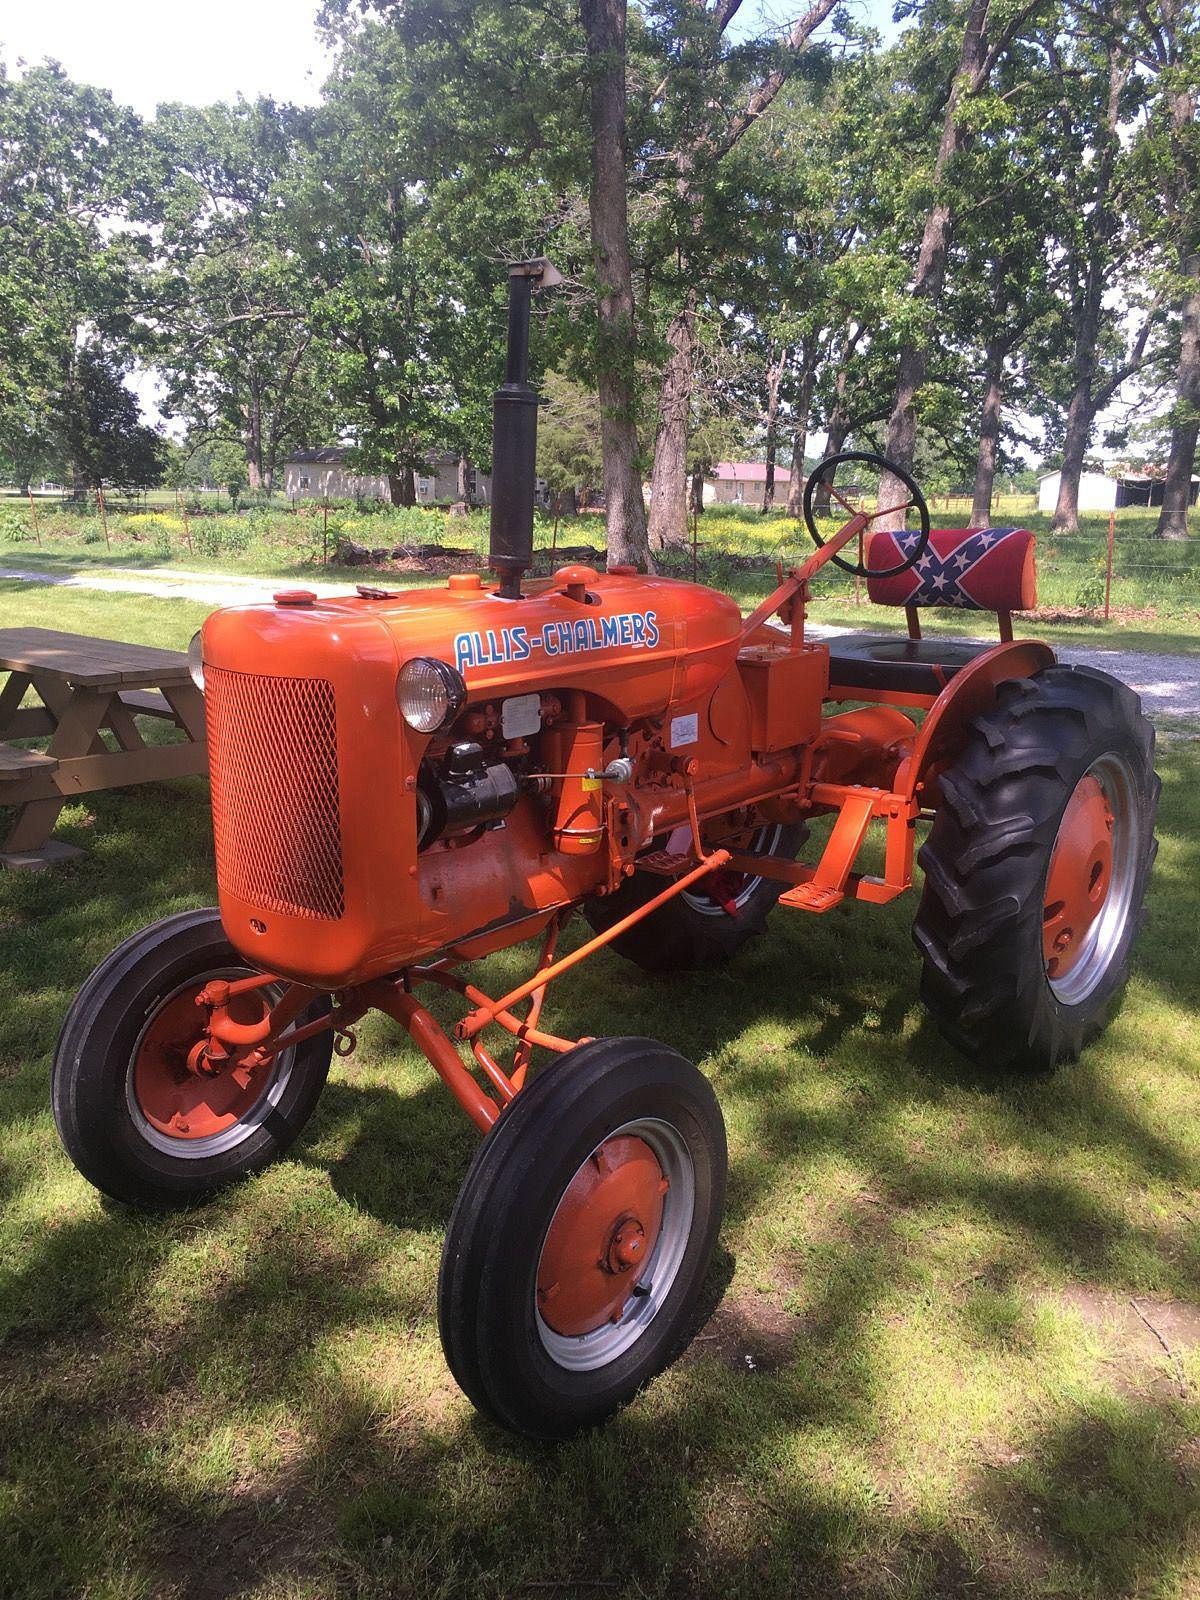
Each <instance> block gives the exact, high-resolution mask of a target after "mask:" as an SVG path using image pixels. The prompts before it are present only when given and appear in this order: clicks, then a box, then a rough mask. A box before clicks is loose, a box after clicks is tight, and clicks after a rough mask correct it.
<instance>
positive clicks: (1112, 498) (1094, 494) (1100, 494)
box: [1038, 472, 1117, 516]
mask: <svg viewBox="0 0 1200 1600" xmlns="http://www.w3.org/2000/svg"><path fill="white" fill-rule="evenodd" d="M1061 481H1062V473H1061V472H1049V473H1047V474H1046V476H1045V477H1044V478H1039V479H1038V510H1039V511H1041V512H1044V513H1045V514H1046V515H1047V516H1053V514H1054V508H1055V506H1056V505H1057V504H1058V486H1059V484H1060V483H1061ZM1116 505H1117V480H1116V478H1110V477H1109V475H1108V473H1107V472H1085V473H1082V474H1081V475H1080V479H1079V509H1080V511H1112V510H1114V509H1115V508H1116Z"/></svg>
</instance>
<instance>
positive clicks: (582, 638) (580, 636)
mask: <svg viewBox="0 0 1200 1600" xmlns="http://www.w3.org/2000/svg"><path fill="white" fill-rule="evenodd" d="M575 648H576V650H590V649H591V648H592V642H591V640H590V639H589V638H588V625H587V623H586V622H584V621H583V620H582V619H581V620H580V621H579V622H577V623H576V624H575Z"/></svg>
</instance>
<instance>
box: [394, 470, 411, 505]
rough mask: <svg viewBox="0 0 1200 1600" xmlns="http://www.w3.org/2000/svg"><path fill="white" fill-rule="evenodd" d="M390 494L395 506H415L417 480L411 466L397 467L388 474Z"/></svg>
mask: <svg viewBox="0 0 1200 1600" xmlns="http://www.w3.org/2000/svg"><path fill="white" fill-rule="evenodd" d="M387 481H388V495H389V496H390V497H391V502H392V504H393V505H394V506H415V505H416V503H417V480H416V477H415V476H414V474H413V469H412V468H411V467H397V468H396V469H395V470H393V471H392V472H389V473H388V475H387Z"/></svg>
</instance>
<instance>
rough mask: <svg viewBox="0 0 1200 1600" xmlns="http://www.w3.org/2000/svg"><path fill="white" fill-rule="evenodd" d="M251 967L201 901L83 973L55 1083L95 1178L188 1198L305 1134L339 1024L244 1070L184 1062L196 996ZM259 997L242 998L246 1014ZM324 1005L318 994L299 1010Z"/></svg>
mask: <svg viewBox="0 0 1200 1600" xmlns="http://www.w3.org/2000/svg"><path fill="white" fill-rule="evenodd" d="M253 970H254V969H253V968H251V967H249V966H248V965H247V964H246V962H245V960H244V959H243V958H242V957H241V956H239V955H238V953H237V952H236V951H235V950H234V948H233V946H232V945H231V944H230V942H229V940H228V939H227V938H226V936H225V932H224V930H223V928H222V927H221V919H220V914H219V913H218V912H217V911H216V910H212V909H206V910H203V911H184V912H181V913H180V914H179V915H178V916H174V917H167V918H165V919H164V920H163V921H161V922H156V923H152V924H151V926H150V927H148V928H143V929H142V931H141V932H140V933H135V934H134V935H133V937H132V938H130V939H126V941H125V942H124V944H122V945H119V946H118V947H117V949H115V950H114V951H113V952H112V954H111V955H110V956H108V957H106V958H105V960H104V961H102V962H101V963H100V965H99V966H98V967H97V968H96V970H95V971H94V972H93V973H92V975H91V976H90V977H89V978H88V980H87V982H86V983H85V984H84V986H83V988H82V989H81V990H80V991H79V994H78V995H77V996H76V997H75V1000H74V1001H73V1003H72V1005H71V1008H70V1010H69V1011H68V1012H67V1016H66V1020H65V1021H64V1023H63V1027H62V1032H61V1033H60V1035H59V1040H58V1048H57V1051H56V1053H55V1057H54V1072H53V1079H52V1085H51V1090H52V1097H53V1102H54V1120H55V1122H56V1124H57V1126H58V1131H59V1136H60V1137H61V1139H62V1142H63V1144H64V1146H65V1147H66V1151H67V1154H68V1155H69V1156H70V1157H71V1160H72V1161H73V1162H74V1163H75V1165H76V1167H77V1168H78V1169H79V1171H80V1172H81V1173H82V1174H83V1176H84V1177H85V1178H87V1179H88V1181H89V1182H90V1183H93V1184H94V1185H95V1186H96V1188H97V1189H100V1190H102V1191H103V1192H104V1193H105V1194H107V1195H110V1196H111V1197H112V1198H113V1199H115V1200H124V1201H127V1202H129V1203H130V1204H133V1205H139V1206H143V1207H147V1208H150V1209H163V1208H167V1207H171V1206H184V1205H188V1204H192V1203H194V1202H196V1201H198V1200H203V1199H206V1198H207V1197H208V1196H209V1195H211V1194H213V1193H215V1192H216V1191H217V1190H218V1189H222V1188H224V1187H225V1186H226V1185H227V1184H230V1183H234V1182H236V1181H237V1180H238V1179H241V1178H244V1177H247V1176H248V1175H249V1174H251V1173H254V1172H259V1171H261V1170H262V1169H263V1168H264V1167H265V1166H267V1165H268V1164H269V1163H270V1162H272V1161H274V1160H275V1159H276V1158H277V1157H278V1156H280V1155H282V1154H283V1152H284V1151H285V1150H286V1149H287V1148H288V1147H289V1146H290V1145H291V1144H292V1143H293V1142H294V1140H295V1139H296V1138H297V1137H298V1136H299V1134H300V1132H301V1130H302V1129H303V1128H304V1125H305V1123H306V1122H307V1121H308V1119H309V1117H310V1116H311V1114H312V1111H313V1108H314V1107H315V1105H316V1103H317V1099H318V1096H319V1095H320V1093H321V1089H322V1088H323V1086H324V1083H325V1078H326V1075H327V1073H328V1071H329V1061H330V1056H331V1054H332V1050H333V1034H332V1031H330V1032H322V1033H318V1034H315V1035H314V1036H313V1037H312V1038H310V1039H307V1040H304V1041H303V1042H301V1043H300V1044H298V1045H295V1046H293V1047H292V1048H291V1049H288V1050H282V1051H280V1052H279V1053H278V1055H276V1056H274V1057H271V1058H270V1059H269V1060H268V1061H267V1062H265V1063H264V1064H263V1065H262V1066H261V1067H258V1068H255V1069H254V1070H252V1071H250V1072H248V1073H247V1072H241V1071H240V1070H239V1072H236V1073H235V1072H230V1071H227V1072H225V1073H221V1074H218V1075H216V1076H215V1077H213V1078H211V1079H202V1078H199V1077H198V1076H197V1075H196V1074H194V1073H191V1072H190V1071H189V1070H188V1068H187V1065H186V1061H187V1052H188V1049H189V1048H190V1046H191V1045H192V1044H193V1043H195V1042H196V1041H197V1040H199V1038H200V1037H201V1027H202V1022H203V1013H202V1012H201V1009H200V1008H199V1007H198V1006H197V1005H196V1004H195V996H196V995H197V994H198V993H199V991H200V990H201V989H202V988H203V987H204V985H205V984H206V983H208V982H209V981H210V980H212V979H214V978H234V979H236V978H245V977H248V976H251V975H252V973H253ZM279 992H282V986H280V991H279ZM256 993H257V992H256ZM261 993H262V994H263V995H264V997H265V998H266V999H267V1000H268V1001H272V1000H274V999H275V998H276V993H275V991H273V990H266V991H261ZM257 1003H258V1002H257V1000H256V998H255V996H254V995H252V996H249V997H247V1001H246V1005H247V1010H248V1019H249V1011H250V1010H252V1009H253V1007H254V1006H255V1005H256V1004H257ZM329 1009H330V1002H329V999H328V997H327V996H322V997H321V998H320V999H318V1000H315V1001H313V1003H312V1004H311V1005H310V1006H309V1007H308V1008H307V1010H306V1011H304V1012H303V1013H302V1014H301V1016H300V1018H298V1022H299V1023H304V1022H311V1021H313V1020H315V1019H316V1018H317V1017H318V1016H321V1015H324V1014H326V1013H327V1012H328V1011H329ZM259 1010H260V1011H261V1005H260V1006H259Z"/></svg>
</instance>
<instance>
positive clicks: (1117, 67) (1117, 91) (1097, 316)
mask: <svg viewBox="0 0 1200 1600" xmlns="http://www.w3.org/2000/svg"><path fill="white" fill-rule="evenodd" d="M1127 71H1128V68H1127V66H1126V65H1125V63H1124V59H1123V57H1122V56H1120V55H1119V54H1118V52H1117V51H1116V49H1115V48H1113V46H1112V45H1111V44H1110V45H1109V62H1108V116H1107V122H1106V132H1107V138H1106V139H1105V140H1104V141H1103V143H1101V141H1100V140H1099V139H1098V140H1097V143H1098V144H1100V145H1101V148H1100V152H1099V159H1098V161H1097V167H1096V171H1097V177H1096V191H1095V193H1096V199H1095V204H1094V206H1093V207H1092V211H1091V215H1090V216H1089V218H1088V230H1087V233H1086V236H1085V237H1086V248H1087V251H1088V255H1087V260H1086V262H1085V264H1084V273H1083V287H1082V290H1081V291H1080V294H1079V298H1078V300H1077V301H1076V302H1075V305H1074V307H1073V309H1074V323H1075V351H1074V356H1073V360H1072V371H1073V376H1074V387H1073V389H1072V391H1071V403H1070V405H1069V406H1068V407H1067V431H1066V435H1065V437H1064V439H1063V459H1062V471H1061V473H1060V475H1059V480H1058V502H1057V504H1056V505H1055V507H1054V521H1053V522H1052V523H1051V528H1052V530H1053V531H1054V532H1055V533H1076V532H1077V531H1078V529H1079V480H1080V478H1081V477H1082V475H1083V463H1084V459H1085V458H1086V456H1087V447H1088V442H1089V440H1090V439H1091V437H1092V428H1093V426H1094V424H1095V421H1096V412H1097V411H1098V410H1099V408H1100V405H1101V403H1102V402H1103V400H1104V399H1106V398H1107V397H1109V396H1111V395H1112V394H1113V392H1114V391H1115V389H1116V387H1117V383H1118V382H1119V379H1114V380H1113V381H1112V382H1110V384H1109V385H1108V388H1107V391H1106V393H1104V394H1101V393H1098V392H1097V390H1096V371H1097V367H1098V365H1099V360H1100V357H1099V342H1100V323H1101V317H1102V313H1103V305H1104V289H1105V272H1104V265H1105V260H1104V253H1105V250H1106V248H1107V245H1108V238H1109V234H1110V232H1111V229H1112V217H1111V215H1110V213H1111V204H1110V189H1111V184H1112V174H1113V165H1114V162H1115V159H1116V150H1117V142H1118V135H1117V128H1118V122H1119V115H1120V95H1121V88H1122V85H1123V84H1124V82H1125V77H1126V74H1127ZM1147 326H1149V325H1148V324H1147Z"/></svg>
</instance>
